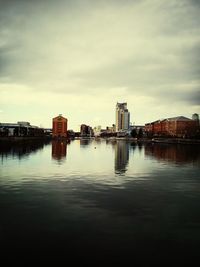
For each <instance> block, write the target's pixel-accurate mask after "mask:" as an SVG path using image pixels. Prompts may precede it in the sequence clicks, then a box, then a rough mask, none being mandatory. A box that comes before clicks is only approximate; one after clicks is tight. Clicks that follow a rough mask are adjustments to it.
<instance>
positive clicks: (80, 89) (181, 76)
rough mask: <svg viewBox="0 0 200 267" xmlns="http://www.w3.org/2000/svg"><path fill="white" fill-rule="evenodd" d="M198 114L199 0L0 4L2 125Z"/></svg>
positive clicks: (72, 124) (19, 0) (13, 0)
mask: <svg viewBox="0 0 200 267" xmlns="http://www.w3.org/2000/svg"><path fill="white" fill-rule="evenodd" d="M117 102H127V104H128V109H129V111H130V113H131V122H133V123H135V124H144V123H146V122H150V121H153V120H156V119H160V118H166V117H172V116H178V115H183V116H186V117H189V118H191V116H192V114H193V113H200V0H123V1H122V0H106V1H104V0H99V1H98V0H96V1H95V0H82V1H81V0H56V1H54V0H34V1H32V0H30V1H29V0H0V122H17V121H29V122H30V123H31V124H34V125H38V126H43V127H51V123H52V117H55V116H57V115H58V114H60V113H61V114H63V116H65V117H67V118H68V121H69V128H70V129H74V130H78V128H79V125H80V124H82V123H86V124H89V125H91V126H96V125H102V126H103V127H105V126H107V125H108V126H110V125H112V124H113V123H115V106H116V103H117Z"/></svg>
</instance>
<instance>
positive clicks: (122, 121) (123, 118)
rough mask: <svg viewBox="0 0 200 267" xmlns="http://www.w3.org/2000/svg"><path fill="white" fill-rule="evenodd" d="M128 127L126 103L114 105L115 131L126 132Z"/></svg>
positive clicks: (128, 116)
mask: <svg viewBox="0 0 200 267" xmlns="http://www.w3.org/2000/svg"><path fill="white" fill-rule="evenodd" d="M129 126H130V112H129V111H128V109H127V103H118V102H117V105H116V131H117V132H119V131H126V130H128V129H129Z"/></svg>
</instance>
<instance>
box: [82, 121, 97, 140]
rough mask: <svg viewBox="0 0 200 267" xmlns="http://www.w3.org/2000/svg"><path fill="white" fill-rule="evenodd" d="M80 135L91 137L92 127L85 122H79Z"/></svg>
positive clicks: (92, 133)
mask: <svg viewBox="0 0 200 267" xmlns="http://www.w3.org/2000/svg"><path fill="white" fill-rule="evenodd" d="M80 135H81V137H91V136H93V135H94V132H93V129H92V127H90V126H89V125H86V124H81V127H80Z"/></svg>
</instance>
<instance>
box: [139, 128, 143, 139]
mask: <svg viewBox="0 0 200 267" xmlns="http://www.w3.org/2000/svg"><path fill="white" fill-rule="evenodd" d="M138 137H139V138H142V137H143V130H142V128H140V129H139V132H138Z"/></svg>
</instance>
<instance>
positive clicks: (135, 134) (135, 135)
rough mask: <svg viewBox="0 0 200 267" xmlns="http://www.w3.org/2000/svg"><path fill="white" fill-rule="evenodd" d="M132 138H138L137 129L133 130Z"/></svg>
mask: <svg viewBox="0 0 200 267" xmlns="http://www.w3.org/2000/svg"><path fill="white" fill-rule="evenodd" d="M131 136H132V137H133V138H136V137H137V131H136V129H133V130H132V131H131Z"/></svg>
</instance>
